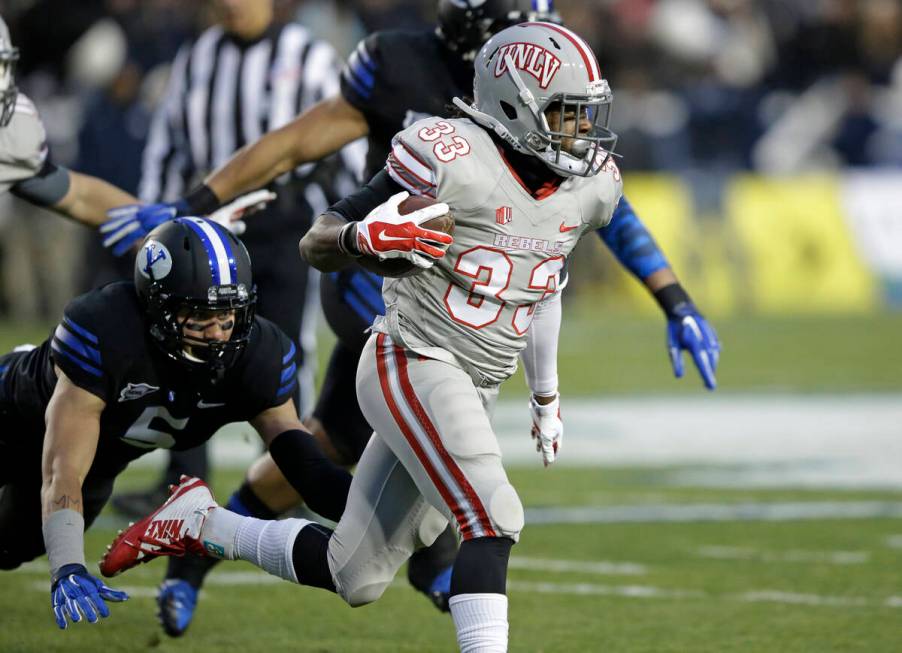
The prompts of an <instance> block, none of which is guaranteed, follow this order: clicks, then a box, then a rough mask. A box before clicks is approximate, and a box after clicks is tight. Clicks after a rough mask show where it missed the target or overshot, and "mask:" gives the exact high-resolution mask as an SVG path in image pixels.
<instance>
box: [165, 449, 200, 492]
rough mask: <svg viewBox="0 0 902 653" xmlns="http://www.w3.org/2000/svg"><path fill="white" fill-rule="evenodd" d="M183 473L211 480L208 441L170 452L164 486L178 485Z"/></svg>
mask: <svg viewBox="0 0 902 653" xmlns="http://www.w3.org/2000/svg"><path fill="white" fill-rule="evenodd" d="M182 474H185V475H187V476H196V477H197V478H202V479H204V480H205V481H208V482H209V480H210V478H209V476H210V462H209V459H208V457H207V443H206V442H204V443H203V444H202V445H199V446H197V447H194V448H192V449H185V450H183V451H170V452H169V466H168V467H166V473H165V474H164V475H163V487H164V488H168V487H169V486H170V485H178V483H179V477H180V476H181V475H182Z"/></svg>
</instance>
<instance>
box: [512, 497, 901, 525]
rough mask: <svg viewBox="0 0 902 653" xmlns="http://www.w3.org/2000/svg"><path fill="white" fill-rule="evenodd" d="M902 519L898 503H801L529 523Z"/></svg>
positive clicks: (571, 512) (576, 510)
mask: <svg viewBox="0 0 902 653" xmlns="http://www.w3.org/2000/svg"><path fill="white" fill-rule="evenodd" d="M898 517H902V502H896V501H798V502H795V501H793V502H762V503H736V504H723V503H699V504H688V505H687V504H654V505H637V506H582V507H567V506H563V507H557V508H556V507H549V508H527V509H526V523H527V524H616V523H630V522H642V523H650V522H673V523H685V522H721V521H797V520H808V519H875V518H898Z"/></svg>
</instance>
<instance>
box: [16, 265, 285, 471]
mask: <svg viewBox="0 0 902 653" xmlns="http://www.w3.org/2000/svg"><path fill="white" fill-rule="evenodd" d="M146 330H147V327H146V324H145V321H144V314H143V311H142V308H141V306H140V304H139V301H138V297H137V295H136V293H135V288H134V285H133V284H132V283H130V282H119V283H113V284H110V285H108V286H105V287H103V288H101V289H99V290H95V291H92V292H90V293H87V294H85V295H82V296H80V297H78V298H76V299H74V300H73V301H72V302H70V303H69V305H68V306H67V307H66V310H65V313H64V316H63V319H62V321H61V322H60V323H59V325H58V326H57V327H56V329H55V330H54V332H53V334H52V335H51V337H50V338H49V339H48V340H47V341H45V342H44V343H43V344H42V345H41V346H40V347H38V348H37V349H34V350H32V351H31V352H29V353H27V354H24V355H21V356H15V358H14V362H11V364H10V368H8V369H7V370H6V372H5V375H4V386H5V394H6V401H7V402H9V403H11V404H12V406H13V409H14V410H15V411H16V413H18V415H19V416H20V417H21V418H24V419H25V421H26V422H27V423H31V424H36V423H40V422H42V421H43V413H44V411H45V410H46V407H47V403H48V402H49V400H50V396H51V394H52V392H53V388H54V385H55V381H56V377H55V374H54V372H53V369H52V366H53V365H54V364H56V365H57V366H58V367H59V368H60V369H61V370H62V371H63V372H64V373H65V374H66V376H67V377H69V378H70V379H71V380H72V382H73V383H75V385H77V386H79V387H80V388H82V389H84V390H87V391H88V392H91V393H92V394H95V395H97V396H98V397H99V398H101V399H102V400H103V401H104V402H105V404H106V405H105V407H104V409H103V412H102V414H101V418H100V439H99V442H98V446H97V454H96V456H95V459H94V465H93V467H92V472H93V473H100V474H103V475H106V474H111V475H115V474H117V473H118V472H119V471H121V470H122V469H123V468H124V467H125V465H127V464H128V462H129V461H131V460H133V459H135V458H138V457H139V456H141V455H142V454H144V453H146V452H147V451H149V450H151V449H155V448H158V447H163V448H173V449H187V448H190V447H193V446H196V445H198V444H200V443H201V442H204V441H205V440H207V439H209V438H210V437H211V436H212V435H213V434H214V433H215V432H216V431H217V430H218V429H219V428H220V427H222V426H223V425H225V424H229V423H231V422H242V421H246V420H249V419H251V418H253V417H256V416H257V415H259V414H260V413H261V412H263V411H264V410H266V409H267V408H271V407H273V406H278V405H281V404H283V403H284V402H285V401H287V400H288V399H289V398H290V397H291V396H292V393H293V392H294V389H295V386H296V383H297V381H296V377H297V374H296V371H297V367H296V360H295V346H294V344H293V343H292V342H291V341H290V340H289V339H288V338H287V337H286V336H285V335H284V334H283V333H282V332H281V331H280V330H279V329H278V327H276V326H275V325H274V324H272V323H271V322H269V321H268V320H265V319H263V318H255V320H254V325H253V328H252V330H251V336H250V341H249V342H248V345H247V348H246V349H245V350H244V351H243V352H242V353H241V355H240V358H239V359H238V361H237V362H236V363H235V364H234V366H232V367H231V368H229V370H228V371H227V372H226V374H225V377H224V378H223V380H222V381H220V382H219V383H217V384H215V385H214V384H212V383H211V382H210V380H209V374H207V373H203V374H200V373H197V374H195V373H189V372H188V371H187V370H186V368H185V366H184V365H182V364H180V363H177V362H175V361H173V360H171V359H169V358H167V357H166V355H165V354H163V353H162V352H161V351H160V350H159V349H158V348H157V347H156V345H154V344H153V342H152V341H151V340H150V338H149V336H148V335H146V333H147V331H146ZM16 437H38V438H40V437H42V433H28V434H24V433H20V434H17V436H16Z"/></svg>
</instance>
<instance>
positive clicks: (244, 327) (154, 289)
mask: <svg viewBox="0 0 902 653" xmlns="http://www.w3.org/2000/svg"><path fill="white" fill-rule="evenodd" d="M255 303H256V297H255V293H254V291H253V289H251V290H250V291H248V289H247V288H245V286H244V284H237V285H228V286H211V287H210V289H209V292H208V297H207V298H205V299H199V298H190V297H174V296H168V295H166V294H165V293H163V292H162V289H161V288H160V286H158V285H156V284H153V285H151V288H150V295H149V298H148V317H149V318H150V335H151V338H152V339H153V340H154V341H155V342H156V343H157V345H158V346H159V347H160V348H161V349H162V350H163V351H164V352H165V353H166V354H167V355H168V356H169V357H170V358H172V359H174V360H176V361H179V362H180V363H183V364H185V365H187V366H188V367H189V368H191V369H192V370H197V369H203V368H206V369H207V371H209V372H210V375H211V378H212V380H213V382H214V383H215V382H217V381H219V380H221V379H222V377H223V375H224V374H225V371H226V370H227V369H228V368H229V367H231V366H232V365H233V364H234V363H235V362H236V361H237V359H238V357H239V356H240V354H241V352H242V351H243V350H244V349H245V347H246V346H247V343H248V340H249V338H250V332H251V326H252V325H253V322H254V312H255ZM225 314H228V316H229V317H228V318H227V319H222V316H223V315H225ZM210 320H217V321H219V322H220V328H222V330H223V331H226V330H228V329H226V328H224V327H225V326H226V324H227V322H231V323H232V324H231V327H230V328H231V333H230V335H229V338H228V339H227V340H215V339H206V338H203V337H191V336H190V335H186V325H188V324H189V321H192V322H206V321H210ZM195 332H197V330H195Z"/></svg>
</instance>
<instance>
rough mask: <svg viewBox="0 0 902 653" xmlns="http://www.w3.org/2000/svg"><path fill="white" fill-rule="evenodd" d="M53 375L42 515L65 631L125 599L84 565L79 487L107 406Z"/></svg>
mask: <svg viewBox="0 0 902 653" xmlns="http://www.w3.org/2000/svg"><path fill="white" fill-rule="evenodd" d="M56 373H57V377H58V379H57V383H56V388H55V389H54V391H53V396H52V397H51V398H50V403H49V404H48V405H47V412H46V416H45V418H46V423H47V433H46V435H45V437H44V453H43V460H42V463H41V473H42V477H43V483H42V486H41V514H42V518H43V531H44V545H45V547H46V550H47V559H48V561H49V563H50V573H51V577H52V583H51V588H50V591H51V605H52V607H53V613H54V617H55V618H56V623H57V625H58V626H59V627H60V628H66V627H67V625H68V622H69V620H71V621H73V622H76V621H81V619H82V618H85V619H87V620H88V621H89V622H91V623H94V622H96V621H97V620H98V618H99V617H108V616H109V614H110V611H109V608H108V607H107V606H106V603H105V602H104V601H117V602H118V601H124V600H126V599H127V598H128V595H127V594H126V593H125V592H117V591H116V590H113V589H111V588H110V587H107V586H106V585H105V584H103V583H102V582H101V581H100V580H98V579H97V578H95V577H94V576H92V575H91V574H89V573H88V570H87V567H86V566H85V549H84V529H85V520H84V512H83V511H84V507H83V503H82V493H81V486H82V483H83V482H84V479H85V476H87V474H88V470H89V469H90V468H91V463H92V462H93V461H94V453H95V452H96V450H97V440H98V437H99V435H100V414H101V413H102V412H103V408H104V405H105V404H104V402H103V401H102V400H101V399H100V398H98V397H96V396H95V395H93V394H91V393H90V392H88V391H87V390H83V389H82V388H79V387H78V386H76V385H75V384H74V383H72V381H70V380H69V378H68V377H67V376H66V375H65V374H64V373H63V371H62V370H60V369H59V368H57V369H56Z"/></svg>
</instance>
